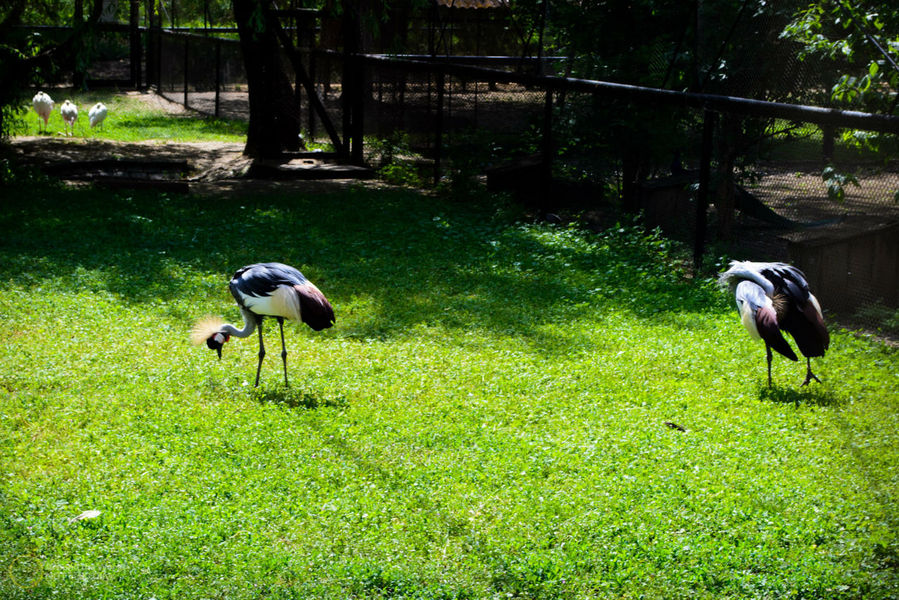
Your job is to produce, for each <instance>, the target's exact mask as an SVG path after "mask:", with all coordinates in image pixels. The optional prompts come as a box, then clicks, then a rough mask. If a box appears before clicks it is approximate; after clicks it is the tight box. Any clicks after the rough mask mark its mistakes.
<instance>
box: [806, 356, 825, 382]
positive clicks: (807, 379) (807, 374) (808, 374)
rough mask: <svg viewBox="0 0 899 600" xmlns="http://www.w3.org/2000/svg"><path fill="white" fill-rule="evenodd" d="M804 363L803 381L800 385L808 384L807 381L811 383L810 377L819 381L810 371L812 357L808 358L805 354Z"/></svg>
mask: <svg viewBox="0 0 899 600" xmlns="http://www.w3.org/2000/svg"><path fill="white" fill-rule="evenodd" d="M805 364H806V370H805V381H803V382H802V385H808V384H809V383H811V381H812V379H814V380H815V381H817V382H818V383H821V380H820V379H818V378H817V377H816V376H815V374H814V373H812V359H810V358H809V357H807V356H806V357H805Z"/></svg>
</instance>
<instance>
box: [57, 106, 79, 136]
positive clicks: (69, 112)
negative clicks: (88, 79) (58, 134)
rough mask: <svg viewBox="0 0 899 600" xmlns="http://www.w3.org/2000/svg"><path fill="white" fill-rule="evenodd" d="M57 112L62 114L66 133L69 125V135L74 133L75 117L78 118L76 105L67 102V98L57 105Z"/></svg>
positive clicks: (67, 133)
mask: <svg viewBox="0 0 899 600" xmlns="http://www.w3.org/2000/svg"><path fill="white" fill-rule="evenodd" d="M59 114H61V115H62V121H63V127H64V129H65V132H66V135H69V127H71V128H72V133H71V135H75V119H77V118H78V107H77V106H75V105H74V104H72V103H71V102H69V100H68V99H67V100H66V101H65V102H63V103H62V106H60V107H59Z"/></svg>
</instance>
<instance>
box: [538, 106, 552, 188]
mask: <svg viewBox="0 0 899 600" xmlns="http://www.w3.org/2000/svg"><path fill="white" fill-rule="evenodd" d="M552 134H553V91H552V89H550V88H547V89H546V98H545V100H544V101H543V140H542V144H541V145H542V147H541V149H540V153H541V154H542V156H541V157H540V202H541V203H542V204H543V205H544V206H547V204H548V202H549V198H550V193H551V190H550V182H551V181H552V171H553V166H552V165H553V162H552V161H553V159H552V152H553V140H552Z"/></svg>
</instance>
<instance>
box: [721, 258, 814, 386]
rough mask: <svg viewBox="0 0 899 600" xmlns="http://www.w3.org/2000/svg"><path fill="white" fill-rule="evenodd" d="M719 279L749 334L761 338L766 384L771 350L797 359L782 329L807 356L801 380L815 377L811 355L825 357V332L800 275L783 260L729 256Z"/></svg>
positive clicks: (805, 283)
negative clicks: (765, 366) (745, 258)
mask: <svg viewBox="0 0 899 600" xmlns="http://www.w3.org/2000/svg"><path fill="white" fill-rule="evenodd" d="M718 282H719V283H720V284H721V285H722V286H723V287H728V288H729V289H730V291H731V292H732V293H733V294H734V297H735V298H736V301H737V309H738V310H739V311H740V318H741V320H742V321H743V326H744V327H745V328H746V330H747V331H748V332H749V335H750V336H752V337H753V338H755V339H761V340H762V341H764V342H765V351H766V354H767V358H768V387H771V356H772V355H771V350H772V349H773V350H775V351H777V352H778V353H779V354H782V355H783V356H786V357H787V358H789V359H790V360H799V358H798V357H797V356H796V353H795V352H793V348H791V347H790V344H789V342H787V340H786V339H785V338H784V336H783V334H781V331H786V332H787V333H789V334H790V335H791V336H792V337H793V340H794V341H795V342H796V345H797V346H798V347H799V351H800V352H801V353H802V355H803V356H805V359H806V374H805V381H803V382H802V385H808V383H809V382H810V381H811V380H812V379H814V380H815V381H817V382H818V383H820V382H821V380H820V379H818V378H817V377H816V376H815V374H814V373H812V361H811V359H812V357H814V356H824V353H825V352H826V351H827V348H828V346H829V345H830V334H828V332H827V327H825V326H824V316H823V314H822V313H821V305H820V304H818V299H817V298H815V296H814V295H813V294H812V293H811V292H810V291H809V287H808V281H806V279H805V275H804V274H803V273H802V271H800V270H799V269H797V268H796V267H793V266H791V265H788V264H786V263H782V262H750V261H732V262H731V263H730V268H729V269H728V270H727V271H725V272H724V273H722V274H721V276H720V277H719V278H718Z"/></svg>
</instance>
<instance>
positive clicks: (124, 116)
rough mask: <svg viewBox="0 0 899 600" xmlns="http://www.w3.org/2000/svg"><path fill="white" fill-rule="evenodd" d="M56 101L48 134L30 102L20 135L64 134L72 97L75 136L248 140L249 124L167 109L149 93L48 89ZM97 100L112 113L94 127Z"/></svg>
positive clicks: (161, 139)
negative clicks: (64, 107) (65, 109)
mask: <svg viewBox="0 0 899 600" xmlns="http://www.w3.org/2000/svg"><path fill="white" fill-rule="evenodd" d="M47 91H48V93H50V95H51V96H52V97H53V100H54V102H55V103H56V104H55V106H54V109H53V113H52V115H51V116H50V120H49V127H48V128H47V130H46V131H47V133H44V132H43V131H42V130H43V121H42V120H41V119H40V117H38V115H37V113H35V112H34V110H33V109H32V108H31V104H30V101H29V103H28V104H27V105H26V106H25V107H23V108H24V109H25V110H24V112H23V113H22V119H23V125H24V128H19V130H18V131H17V132H16V133H17V134H18V135H44V136H54V137H57V136H61V135H62V131H63V121H62V116H61V115H60V114H59V106H60V105H61V104H62V102H63V101H64V100H65V99H67V98H68V99H70V100H71V101H72V102H74V103H75V104H76V105H77V106H78V118H77V120H76V121H75V127H74V137H75V138H83V139H106V140H114V141H120V142H137V141H148V140H158V141H173V142H188V141H190V142H199V141H216V142H243V141H245V139H246V132H247V124H246V122H245V121H239V120H235V119H217V118H214V117H207V116H204V115H200V114H199V113H194V112H191V111H185V112H181V113H171V112H166V111H165V110H164V109H163V108H161V107H159V106H157V105H154V103H153V102H149V101H148V98H151V97H150V96H147V95H138V94H121V93H116V92H111V91H106V90H102V91H86V92H85V91H80V92H72V91H71V90H55V89H51V90H47ZM97 102H103V103H104V104H105V105H106V106H107V108H108V116H107V117H106V119H105V120H104V121H103V123H102V125H100V126H98V127H94V128H91V126H90V123H89V121H88V112H89V110H90V108H91V107H92V106H93V105H94V104H96V103H97Z"/></svg>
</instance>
